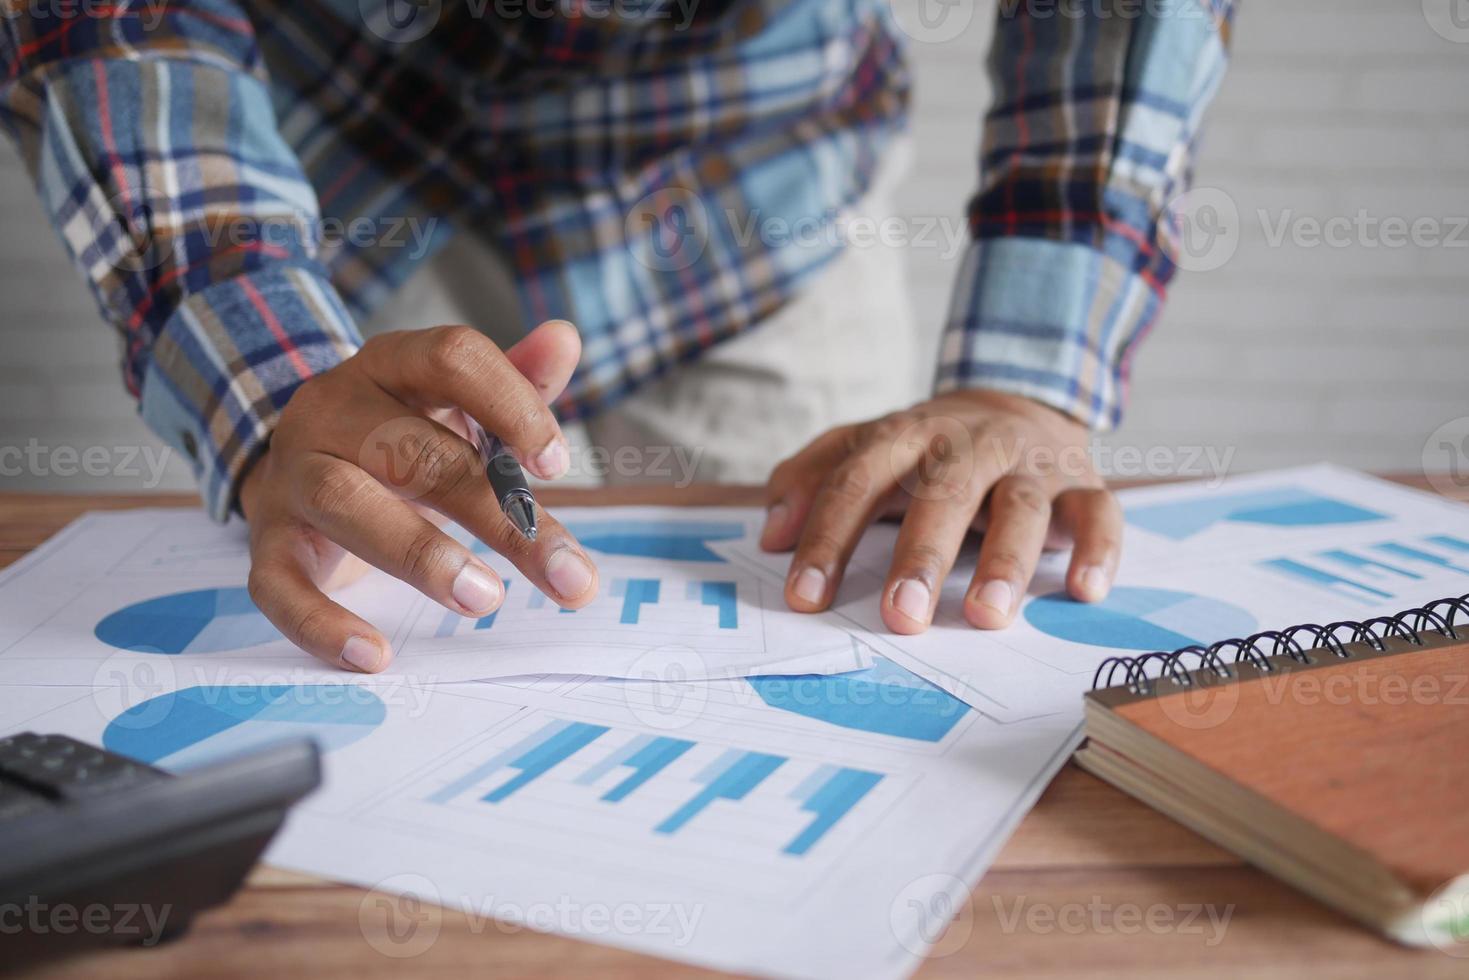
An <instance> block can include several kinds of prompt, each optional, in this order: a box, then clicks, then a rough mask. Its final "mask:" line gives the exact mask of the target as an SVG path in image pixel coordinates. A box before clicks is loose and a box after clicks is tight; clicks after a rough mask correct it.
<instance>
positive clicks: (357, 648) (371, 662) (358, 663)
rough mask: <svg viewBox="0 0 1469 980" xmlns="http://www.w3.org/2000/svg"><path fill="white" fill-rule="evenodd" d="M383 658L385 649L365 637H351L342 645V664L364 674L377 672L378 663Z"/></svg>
mask: <svg viewBox="0 0 1469 980" xmlns="http://www.w3.org/2000/svg"><path fill="white" fill-rule="evenodd" d="M382 658H383V648H382V647H380V646H378V645H377V643H376V642H374V641H373V640H369V639H368V638H367V637H365V636H350V637H348V638H347V642H346V643H344V644H342V663H344V664H347V665H348V666H350V667H355V668H357V669H358V670H360V671H362V672H363V673H364V674H371V673H372V672H373V671H375V670H377V665H378V661H380V660H381V659H382Z"/></svg>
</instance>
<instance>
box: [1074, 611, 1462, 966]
mask: <svg viewBox="0 0 1469 980" xmlns="http://www.w3.org/2000/svg"><path fill="white" fill-rule="evenodd" d="M1093 686H1094V690H1093V691H1092V692H1091V693H1090V694H1088V695H1087V697H1086V736H1087V737H1086V741H1085V742H1084V743H1083V744H1082V747H1081V748H1080V749H1079V750H1078V752H1077V754H1076V759H1077V761H1078V763H1080V765H1081V766H1082V767H1083V768H1085V769H1087V770H1088V771H1090V772H1092V773H1094V774H1096V775H1097V776H1100V777H1101V778H1103V779H1105V780H1107V781H1108V782H1110V783H1112V784H1113V785H1115V786H1117V787H1118V788H1120V789H1122V790H1123V791H1124V792H1127V793H1129V794H1131V795H1133V796H1135V797H1137V798H1138V799H1140V800H1142V801H1143V802H1145V803H1147V804H1149V805H1150V806H1153V807H1155V808H1157V809H1158V810H1161V811H1163V812H1164V813H1166V814H1168V815H1169V816H1171V817H1173V818H1174V819H1176V820H1178V821H1180V822H1182V823H1184V824H1186V825H1188V826H1189V827H1191V828H1193V829H1194V830H1195V831H1197V832H1198V833H1200V834H1202V835H1203V836H1205V837H1208V838H1209V839H1211V840H1213V841H1215V842H1216V843H1218V844H1220V845H1221V846H1223V847H1226V848H1228V849H1230V850H1232V851H1234V852H1235V853H1237V854H1239V855H1240V856H1241V857H1243V858H1245V859H1246V860H1248V861H1250V862H1251V863H1253V864H1256V865H1258V866H1260V867H1261V868H1263V869H1265V870H1267V871H1269V872H1271V873H1273V874H1275V875H1277V876H1278V877H1280V878H1283V879H1284V880H1286V881H1287V882H1290V883H1291V884H1293V885H1295V886H1296V887H1298V888H1300V889H1302V890H1303V891H1306V892H1308V893H1310V894H1312V895H1314V896H1316V897H1317V898H1319V899H1320V900H1322V901H1323V902H1326V903H1327V904H1329V905H1332V906H1334V907H1336V908H1338V909H1340V910H1341V911H1343V912H1345V913H1347V914H1349V915H1351V916H1353V917H1355V918H1357V919H1359V920H1360V921H1362V922H1364V923H1366V924H1368V925H1370V926H1372V927H1374V928H1376V929H1379V930H1381V931H1382V932H1384V933H1385V934H1387V935H1388V936H1390V937H1392V938H1393V939H1395V940H1397V941H1399V942H1402V943H1406V944H1410V945H1415V946H1428V945H1436V946H1440V947H1442V948H1449V947H1451V946H1452V947H1453V949H1454V951H1455V952H1456V953H1459V954H1463V953H1464V952H1469V596H1464V597H1463V598H1459V599H1443V600H1439V601H1438V602H1435V603H1432V604H1430V605H1429V606H1427V607H1424V608H1421V609H1413V610H1409V611H1408V612H1405V613H1401V614H1399V615H1397V616H1392V617H1382V618H1379V619H1374V620H1370V621H1367V622H1361V623H1356V622H1352V623H1333V624H1330V625H1327V626H1317V625H1314V624H1307V625H1301V626H1294V627H1290V628H1288V629H1284V630H1280V631H1272V632H1266V633H1259V634H1256V635H1254V636H1251V637H1248V638H1245V639H1232V640H1226V641H1223V642H1221V643H1216V644H1214V645H1213V646H1210V647H1207V648H1205V647H1188V648H1185V649H1182V650H1176V651H1174V652H1172V653H1155V654H1149V655H1147V656H1144V657H1119V658H1114V659H1112V660H1109V661H1107V662H1106V663H1104V664H1103V665H1102V667H1101V669H1099V670H1098V672H1097V677H1096V681H1095V683H1094V685H1093Z"/></svg>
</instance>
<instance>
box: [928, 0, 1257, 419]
mask: <svg viewBox="0 0 1469 980" xmlns="http://www.w3.org/2000/svg"><path fill="white" fill-rule="evenodd" d="M1234 6H1235V4H1234V3H1233V2H1232V0H1158V2H1152V3H1147V4H1117V5H1116V9H1112V7H1113V5H1112V4H1110V3H1104V4H1101V5H1097V4H1073V5H1067V4H1053V5H1045V6H1042V5H1036V4H1026V3H1014V2H1010V0H1002V2H1001V4H1000V15H999V21H998V26H997V29H996V35H995V41H994V45H993V48H992V50H991V55H990V73H991V76H992V79H993V82H994V88H995V99H994V103H993V106H992V108H991V109H990V111H989V114H988V116H987V118H986V120H985V129H984V145H983V149H982V156H981V168H982V171H983V173H984V177H983V181H982V183H981V187H980V191H979V193H978V194H977V195H976V196H975V198H974V199H973V201H972V202H971V205H970V209H969V219H970V228H971V232H972V235H973V241H972V242H971V243H970V245H969V248H968V250H967V252H966V254H965V257H964V260H963V263H962V266H961V272H960V276H959V281H958V283H957V286H956V289H955V294H954V298H953V303H952V305H951V308H950V314H949V317H948V321H947V323H946V324H945V330H944V336H943V342H942V346H941V349H940V363H939V369H938V375H937V384H936V387H937V390H939V391H941V392H943V391H951V390H955V389H963V388H989V389H995V390H1000V391H1007V392H1011V393H1015V394H1020V395H1025V396H1028V397H1031V398H1034V399H1037V400H1039V401H1041V402H1044V403H1046V404H1048V405H1051V406H1052V407H1054V408H1057V409H1059V410H1061V411H1063V412H1066V413H1068V414H1070V415H1072V416H1073V417H1075V418H1077V419H1079V420H1081V421H1083V422H1085V423H1086V424H1088V425H1090V426H1092V427H1094V428H1098V429H1106V428H1110V427H1112V426H1114V425H1116V424H1117V422H1118V421H1119V420H1120V417H1121V414H1122V410H1123V407H1124V402H1125V398H1126V389H1127V379H1128V371H1129V359H1130V356H1131V354H1132V352H1133V351H1134V349H1135V348H1136V346H1137V345H1138V343H1139V342H1140V341H1141V340H1142V339H1143V337H1144V336H1145V335H1146V334H1147V332H1148V330H1149V328H1150V327H1151V326H1152V324H1153V322H1154V321H1155V320H1156V319H1157V317H1158V315H1159V313H1160V311H1161V309H1162V304H1163V298H1164V294H1165V292H1166V288H1167V285H1168V283H1169V281H1170V280H1171V279H1172V277H1173V273H1174V271H1175V270H1174V263H1173V261H1172V259H1171V258H1170V255H1176V254H1178V253H1177V252H1176V251H1174V247H1175V242H1176V241H1177V238H1176V236H1177V229H1176V228H1175V227H1174V216H1173V215H1172V213H1171V212H1170V210H1169V208H1168V203H1169V201H1171V200H1172V199H1174V198H1175V197H1176V196H1177V195H1178V194H1179V193H1181V192H1182V191H1184V190H1185V189H1186V187H1187V183H1188V180H1189V176H1190V167H1191V157H1192V151H1193V147H1194V144H1195V141H1196V138H1197V136H1198V133H1199V126H1200V118H1201V116H1202V114H1203V111H1204V109H1205V107H1206V106H1207V105H1208V103H1209V102H1210V101H1211V99H1212V98H1213V96H1214V93H1215V92H1216V91H1217V89H1218V87H1219V83H1220V81H1221V79H1222V76H1223V74H1224V68H1225V65H1226V60H1227V50H1228V37H1229V30H1230V24H1231V19H1232V16H1233V11H1234Z"/></svg>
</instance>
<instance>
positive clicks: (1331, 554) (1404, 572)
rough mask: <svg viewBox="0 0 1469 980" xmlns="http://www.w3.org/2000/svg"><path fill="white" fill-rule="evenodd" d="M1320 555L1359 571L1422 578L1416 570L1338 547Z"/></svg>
mask: <svg viewBox="0 0 1469 980" xmlns="http://www.w3.org/2000/svg"><path fill="white" fill-rule="evenodd" d="M1321 557H1323V558H1329V559H1330V560H1331V561H1334V562H1336V563H1337V564H1338V565H1345V566H1346V567H1347V568H1353V569H1357V570H1359V571H1364V572H1372V571H1374V570H1376V571H1379V572H1387V573H1389V574H1391V575H1401V576H1402V577H1403V578H1411V579H1421V578H1423V576H1422V575H1419V574H1418V573H1417V572H1411V571H1409V570H1408V569H1406V568H1399V567H1398V566H1397V565H1389V564H1387V563H1386V562H1381V561H1377V560H1376V559H1375V558H1364V557H1363V556H1361V555H1354V554H1352V553H1351V552H1350V551H1342V550H1341V549H1339V548H1333V549H1332V550H1331V551H1323V552H1322V553H1321Z"/></svg>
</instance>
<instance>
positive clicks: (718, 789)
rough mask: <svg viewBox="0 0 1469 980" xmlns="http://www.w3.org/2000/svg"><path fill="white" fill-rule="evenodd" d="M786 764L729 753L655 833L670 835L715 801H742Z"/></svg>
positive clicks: (757, 755) (706, 772)
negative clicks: (698, 789)
mask: <svg viewBox="0 0 1469 980" xmlns="http://www.w3.org/2000/svg"><path fill="white" fill-rule="evenodd" d="M785 761H786V760H785V758H784V757H782V756H778V755H766V754H765V753H763V752H745V751H742V750H740V749H730V750H729V751H728V752H726V753H724V755H722V756H720V757H719V758H718V759H716V760H715V762H714V764H713V765H711V766H709V767H707V768H706V769H705V770H704V772H702V773H700V774H699V781H700V782H703V783H704V784H705V786H704V788H703V789H702V790H701V791H700V792H699V793H698V794H697V795H695V796H694V798H693V799H691V800H689V801H688V802H687V803H685V804H684V805H683V806H681V807H679V808H678V809H677V810H675V811H674V812H673V814H672V815H671V816H669V817H668V819H666V820H664V821H663V822H662V823H660V824H659V825H658V826H656V827H654V828H653V830H654V832H655V833H659V834H672V833H676V832H677V831H678V829H679V828H680V827H682V826H683V825H684V824H686V823H688V822H689V821H690V820H692V819H694V818H695V817H697V816H698V815H699V814H700V813H702V812H703V811H704V810H705V809H706V808H707V807H708V806H709V804H711V803H713V802H714V801H715V800H742V799H744V798H745V795H746V794H748V793H749V792H750V790H752V789H754V788H755V787H756V786H759V785H760V784H761V783H762V782H763V781H764V780H765V777H766V776H769V775H770V774H771V773H773V772H775V770H777V769H779V768H780V767H781V764H782V763H784V762H785Z"/></svg>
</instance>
